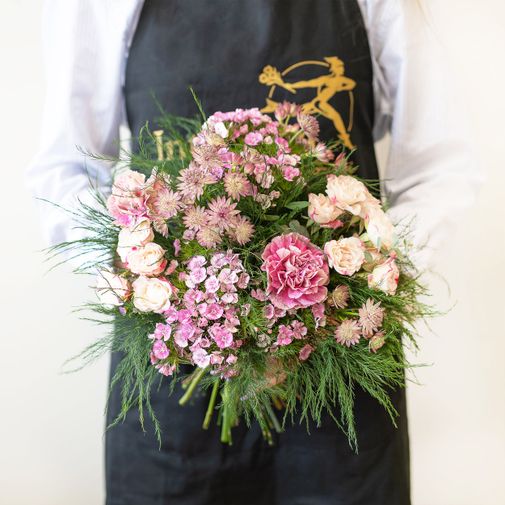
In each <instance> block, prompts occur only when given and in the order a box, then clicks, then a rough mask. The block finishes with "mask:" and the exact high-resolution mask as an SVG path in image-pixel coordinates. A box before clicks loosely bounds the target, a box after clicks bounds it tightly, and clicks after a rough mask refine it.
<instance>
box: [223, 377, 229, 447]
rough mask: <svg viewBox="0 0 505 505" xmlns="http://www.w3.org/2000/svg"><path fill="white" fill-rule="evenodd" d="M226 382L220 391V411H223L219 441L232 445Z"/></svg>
mask: <svg viewBox="0 0 505 505" xmlns="http://www.w3.org/2000/svg"><path fill="white" fill-rule="evenodd" d="M228 388H229V385H228V382H225V383H224V386H223V389H222V392H221V397H222V400H223V405H222V407H221V409H222V412H223V419H222V421H223V424H222V425H221V442H223V444H229V445H232V438H231V415H230V414H231V413H230V407H229V405H228V395H229V392H228Z"/></svg>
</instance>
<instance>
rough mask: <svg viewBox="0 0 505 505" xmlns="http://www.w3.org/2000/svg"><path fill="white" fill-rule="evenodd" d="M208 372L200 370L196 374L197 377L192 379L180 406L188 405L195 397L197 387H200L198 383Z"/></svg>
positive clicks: (204, 369)
mask: <svg viewBox="0 0 505 505" xmlns="http://www.w3.org/2000/svg"><path fill="white" fill-rule="evenodd" d="M206 372H207V368H200V369H199V370H198V372H196V373H195V376H194V377H193V378H192V379H191V382H190V383H189V386H188V389H187V390H186V392H185V393H184V395H183V396H182V397H181V399H180V400H179V405H186V403H188V401H189V399H190V398H191V396H192V395H193V392H194V390H195V388H196V386H198V383H199V382H200V381H201V379H202V377H203V376H204V375H205V373H206Z"/></svg>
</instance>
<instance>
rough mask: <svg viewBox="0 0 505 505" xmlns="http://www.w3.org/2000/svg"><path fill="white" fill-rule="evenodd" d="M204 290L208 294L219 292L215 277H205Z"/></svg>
mask: <svg viewBox="0 0 505 505" xmlns="http://www.w3.org/2000/svg"><path fill="white" fill-rule="evenodd" d="M205 289H206V290H207V292H208V293H216V292H217V291H218V290H219V281H218V279H217V277H216V276H215V275H211V276H210V277H207V279H206V280H205Z"/></svg>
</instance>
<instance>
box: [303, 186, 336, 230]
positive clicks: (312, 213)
mask: <svg viewBox="0 0 505 505" xmlns="http://www.w3.org/2000/svg"><path fill="white" fill-rule="evenodd" d="M340 214H342V210H341V209H339V208H338V207H336V206H335V205H334V204H332V203H331V201H330V199H329V198H328V197H327V196H326V195H316V194H314V193H311V194H310V195H309V217H310V219H312V221H314V222H315V223H318V224H321V225H324V224H328V223H331V222H333V221H335V220H336V219H337V217H338V216H340Z"/></svg>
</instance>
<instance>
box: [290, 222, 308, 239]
mask: <svg viewBox="0 0 505 505" xmlns="http://www.w3.org/2000/svg"><path fill="white" fill-rule="evenodd" d="M289 227H290V228H291V230H293V231H294V232H295V233H299V234H300V235H303V236H304V237H307V238H310V235H309V232H308V231H307V228H305V226H302V225H301V224H300V223H299V222H298V221H295V220H293V221H290V222H289Z"/></svg>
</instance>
